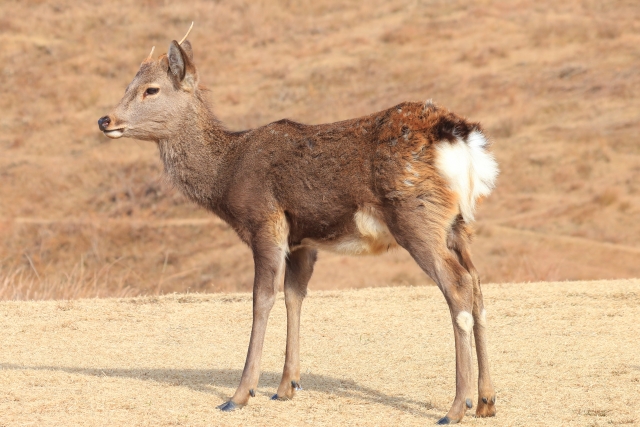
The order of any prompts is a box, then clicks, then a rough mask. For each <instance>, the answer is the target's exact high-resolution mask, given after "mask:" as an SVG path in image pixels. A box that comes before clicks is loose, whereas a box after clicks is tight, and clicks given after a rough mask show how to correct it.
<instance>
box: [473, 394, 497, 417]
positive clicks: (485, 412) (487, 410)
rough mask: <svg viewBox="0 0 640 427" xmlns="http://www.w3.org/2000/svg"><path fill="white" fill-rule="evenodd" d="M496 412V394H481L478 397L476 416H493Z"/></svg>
mask: <svg viewBox="0 0 640 427" xmlns="http://www.w3.org/2000/svg"><path fill="white" fill-rule="evenodd" d="M495 414H496V396H495V395H493V396H483V397H481V398H480V399H478V407H477V408H476V417H480V418H484V417H493V416H494V415H495Z"/></svg>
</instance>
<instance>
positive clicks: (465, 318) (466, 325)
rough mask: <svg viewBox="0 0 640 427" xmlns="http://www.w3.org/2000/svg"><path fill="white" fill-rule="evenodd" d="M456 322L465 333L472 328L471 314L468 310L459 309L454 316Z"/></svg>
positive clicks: (469, 331)
mask: <svg viewBox="0 0 640 427" xmlns="http://www.w3.org/2000/svg"><path fill="white" fill-rule="evenodd" d="M456 323H457V324H458V326H459V327H460V329H462V330H463V331H465V332H466V333H471V329H473V316H472V315H471V313H469V312H468V311H461V312H460V313H458V317H456Z"/></svg>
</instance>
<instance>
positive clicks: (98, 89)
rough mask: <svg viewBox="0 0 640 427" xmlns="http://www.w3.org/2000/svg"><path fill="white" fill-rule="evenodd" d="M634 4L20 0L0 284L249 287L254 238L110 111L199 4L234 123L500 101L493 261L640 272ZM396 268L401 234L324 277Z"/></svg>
mask: <svg viewBox="0 0 640 427" xmlns="http://www.w3.org/2000/svg"><path fill="white" fill-rule="evenodd" d="M638 15H639V10H638V8H637V5H636V4H635V3H634V2H631V1H622V0H621V1H613V2H607V3H606V4H605V3H602V2H595V1H589V0H570V1H566V2H551V1H545V2H533V1H531V0H521V1H516V2H513V1H490V2H485V3H483V4H469V3H468V2H462V1H453V2H449V1H447V2H445V1H436V2H428V3H425V2H422V1H413V0H412V1H405V0H393V1H378V0H374V1H373V2H367V3H366V4H365V3H358V2H352V3H344V2H338V1H334V0H315V1H313V2H312V1H302V2H289V1H284V0H283V1H270V2H260V1H259V2H247V1H240V2H238V1H233V2H232V1H219V2H208V1H200V0H197V1H194V2H191V3H189V5H186V4H180V5H179V4H171V3H169V2H164V1H144V2H132V1H114V2H102V3H96V4H88V3H87V4H85V3H77V2H71V1H60V2H55V3H51V2H43V1H5V2H4V3H3V5H2V17H0V43H1V44H2V46H3V48H2V50H1V51H0V75H1V76H2V85H0V110H1V111H2V117H0V130H1V132H0V150H1V152H2V156H0V179H1V180H2V186H0V236H1V237H2V239H1V243H0V283H3V285H2V286H3V287H2V288H0V298H3V299H7V298H23V297H24V296H25V295H30V297H36V298H38V297H42V298H53V297H57V298H63V297H68V296H72V295H75V296H95V295H139V294H161V293H167V292H173V291H185V290H187V289H191V290H193V291H219V290H246V289H249V287H250V285H251V275H252V271H251V270H252V266H251V259H250V257H248V251H247V250H246V248H244V247H242V244H241V243H240V242H239V240H238V239H237V238H235V237H234V236H233V233H232V232H231V231H230V230H228V228H225V226H224V225H223V224H220V223H219V221H217V220H213V219H210V217H209V216H208V214H207V213H206V212H203V211H201V210H199V209H197V208H195V207H194V206H192V205H191V204H190V203H188V202H187V201H186V200H185V199H184V198H183V197H182V196H181V195H179V194H177V193H176V191H175V190H173V189H171V188H170V187H169V186H168V185H167V184H166V183H165V182H164V181H163V180H162V179H161V178H160V175H161V166H160V162H159V160H158V156H157V152H156V151H157V149H156V147H154V146H153V144H150V143H143V142H138V141H133V140H121V141H117V142H109V141H108V140H107V139H106V138H105V137H104V136H103V135H101V134H100V133H99V132H98V130H97V125H96V121H97V118H98V117H100V116H102V115H104V114H106V113H107V112H108V111H109V109H110V108H111V107H113V106H114V105H115V104H116V103H117V101H118V100H119V98H120V96H121V94H122V92H123V90H124V88H125V86H126V85H127V84H128V82H129V81H130V80H131V78H132V77H133V75H134V74H135V72H136V71H137V67H138V64H139V63H140V62H141V61H142V60H143V59H144V58H145V57H146V55H147V54H148V52H149V49H150V48H151V46H153V45H155V46H157V51H160V52H163V51H165V50H166V46H168V43H169V41H170V40H171V39H173V38H180V37H181V36H182V35H183V34H184V31H185V29H186V28H187V27H188V25H189V23H190V22H191V21H192V20H194V19H195V20H196V26H195V29H194V32H193V33H192V35H191V36H190V39H191V41H192V43H193V45H194V50H195V56H196V63H197V65H198V66H199V69H200V73H201V80H202V82H203V83H204V84H205V85H207V87H208V88H209V89H210V91H211V94H210V96H211V99H212V100H213V103H214V106H215V111H216V112H217V114H218V116H219V117H220V119H221V120H222V121H223V122H225V123H226V124H227V125H228V126H229V128H231V129H245V128H251V127H256V126H260V125H263V124H266V123H268V122H270V121H273V120H278V119H281V118H283V117H289V118H291V119H294V120H298V121H302V122H306V123H321V122H330V121H335V120H341V119H346V118H351V117H356V116H360V115H364V114H368V113H371V112H373V111H376V110H380V109H383V108H386V107H389V106H391V105H394V104H396V103H399V102H401V101H405V100H425V99H429V98H431V99H433V100H435V101H436V102H437V103H439V104H440V105H443V106H446V107H448V108H451V109H452V110H454V111H456V112H459V113H461V114H463V115H465V116H468V117H470V118H472V119H474V120H479V121H481V122H482V123H484V125H485V127H486V128H487V131H488V134H489V135H490V136H491V137H492V138H493V140H494V142H495V144H494V150H495V153H496V155H497V157H498V161H499V163H500V166H501V169H502V175H501V177H500V178H499V181H498V188H497V190H496V192H495V193H494V194H493V195H492V196H491V198H490V199H489V200H487V201H485V203H483V205H482V206H481V207H480V211H479V215H478V218H479V220H478V226H479V228H480V229H481V232H480V233H479V235H478V237H477V239H476V243H475V246H474V252H475V259H476V264H477V265H478V267H479V269H480V271H481V272H482V274H483V277H484V278H485V280H486V281H492V282H505V281H528V280H564V279H595V278H621V277H638V276H640V264H638V263H637V262H635V261H632V257H633V256H636V255H634V254H636V252H634V251H636V250H637V249H638V248H640V246H639V245H640V244H639V243H638V238H637V237H638V235H640V228H639V227H640V225H638V222H637V221H636V218H637V217H638V215H639V214H640V203H639V202H638V201H639V200H640V199H639V198H638V191H640V186H639V184H638V182H640V145H639V144H638V141H637V135H638V134H640V120H639V119H638V114H637V107H636V104H637V103H636V102H635V100H637V99H638V96H639V95H640V93H639V91H640V74H638V72H637V70H638V69H639V68H640V55H639V54H638V50H637V46H638V45H640V19H638V18H639V16H638ZM166 220H181V221H182V222H180V223H179V225H175V224H174V225H167V224H170V223H165V225H163V226H156V225H157V224H158V223H161V222H162V221H166ZM190 221H193V222H190ZM187 224H188V225H187ZM567 237H569V238H567ZM603 243H606V244H603ZM636 259H637V258H636ZM369 270H371V271H369ZM71 277H73V278H74V280H76V281H77V282H76V283H75V284H74V283H72V282H70V279H69V278H71ZM65 283H66V284H68V285H71V286H72V287H73V286H76V290H74V291H63V290H62V289H63V288H65V287H66V285H62V284H65ZM389 283H397V284H402V283H404V284H418V283H425V279H424V276H423V275H422V274H421V273H420V272H419V271H418V270H417V269H416V267H415V266H414V265H413V262H412V261H411V260H410V259H409V257H408V255H407V254H405V253H403V252H402V253H397V254H390V255H388V256H385V257H383V258H381V259H377V260H373V259H349V258H344V257H338V256H334V255H322V256H321V261H320V262H319V264H318V268H317V273H316V276H315V277H314V278H313V279H312V282H311V286H312V287H315V288H322V289H328V288H336V287H350V286H354V287H361V286H377V285H387V284H389ZM51 289H60V292H61V293H56V292H53V291H51ZM83 289H84V290H83Z"/></svg>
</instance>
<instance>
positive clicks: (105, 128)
mask: <svg viewBox="0 0 640 427" xmlns="http://www.w3.org/2000/svg"><path fill="white" fill-rule="evenodd" d="M110 125H111V118H110V117H109V116H104V117H100V119H98V127H99V128H100V130H101V131H102V133H104V134H105V135H106V136H108V137H109V138H114V139H115V138H120V137H121V136H122V134H123V133H124V128H119V129H109V126H110Z"/></svg>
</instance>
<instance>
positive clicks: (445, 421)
mask: <svg viewBox="0 0 640 427" xmlns="http://www.w3.org/2000/svg"><path fill="white" fill-rule="evenodd" d="M436 424H437V425H439V426H440V425H445V424H452V422H451V419H449V417H442V418H440V419H439V420H438V422H437V423H436Z"/></svg>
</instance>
